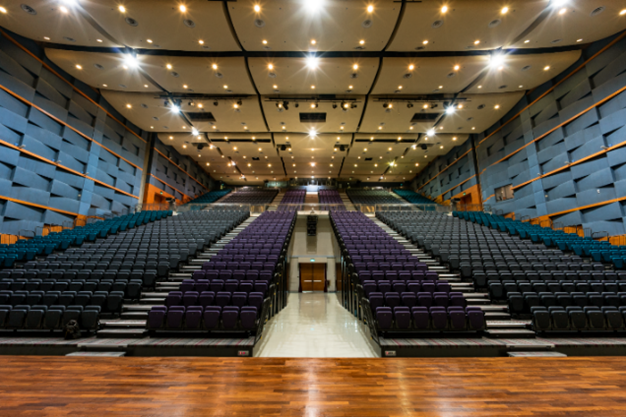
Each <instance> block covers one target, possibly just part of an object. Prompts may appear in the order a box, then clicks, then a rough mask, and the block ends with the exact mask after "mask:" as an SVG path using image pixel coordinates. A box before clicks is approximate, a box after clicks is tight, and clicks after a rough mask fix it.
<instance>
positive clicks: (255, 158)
mask: <svg viewBox="0 0 626 417" xmlns="http://www.w3.org/2000/svg"><path fill="white" fill-rule="evenodd" d="M260 159H261V158H259V157H258V156H253V157H252V160H253V161H259V160H260Z"/></svg>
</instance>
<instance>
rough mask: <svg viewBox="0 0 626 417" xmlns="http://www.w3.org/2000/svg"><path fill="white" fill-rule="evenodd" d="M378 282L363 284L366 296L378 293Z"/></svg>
mask: <svg viewBox="0 0 626 417" xmlns="http://www.w3.org/2000/svg"><path fill="white" fill-rule="evenodd" d="M377 288H378V287H377V286H376V281H365V282H364V283H363V292H365V296H366V297H369V295H370V294H371V293H372V292H377V291H378V290H377Z"/></svg>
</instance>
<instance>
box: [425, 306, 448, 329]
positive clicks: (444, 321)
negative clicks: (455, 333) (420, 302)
mask: <svg viewBox="0 0 626 417" xmlns="http://www.w3.org/2000/svg"><path fill="white" fill-rule="evenodd" d="M429 312H430V319H431V321H432V324H433V328H435V329H436V330H445V329H446V327H447V326H448V313H447V312H446V308H445V307H439V306H437V307H430V308H429Z"/></svg>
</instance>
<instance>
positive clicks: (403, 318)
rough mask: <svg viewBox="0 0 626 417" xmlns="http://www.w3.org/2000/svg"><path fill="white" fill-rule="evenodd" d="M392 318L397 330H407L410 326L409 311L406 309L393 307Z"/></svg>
mask: <svg viewBox="0 0 626 417" xmlns="http://www.w3.org/2000/svg"><path fill="white" fill-rule="evenodd" d="M393 317H394V320H395V322H396V327H397V328H398V329H408V328H409V327H410V326H411V310H410V309H409V308H408V307H402V306H399V307H394V308H393Z"/></svg>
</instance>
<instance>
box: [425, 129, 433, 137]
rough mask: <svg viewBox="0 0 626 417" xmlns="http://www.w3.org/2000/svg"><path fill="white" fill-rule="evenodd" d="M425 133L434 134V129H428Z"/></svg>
mask: <svg viewBox="0 0 626 417" xmlns="http://www.w3.org/2000/svg"><path fill="white" fill-rule="evenodd" d="M426 135H428V136H435V129H434V128H433V129H428V132H426Z"/></svg>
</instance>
